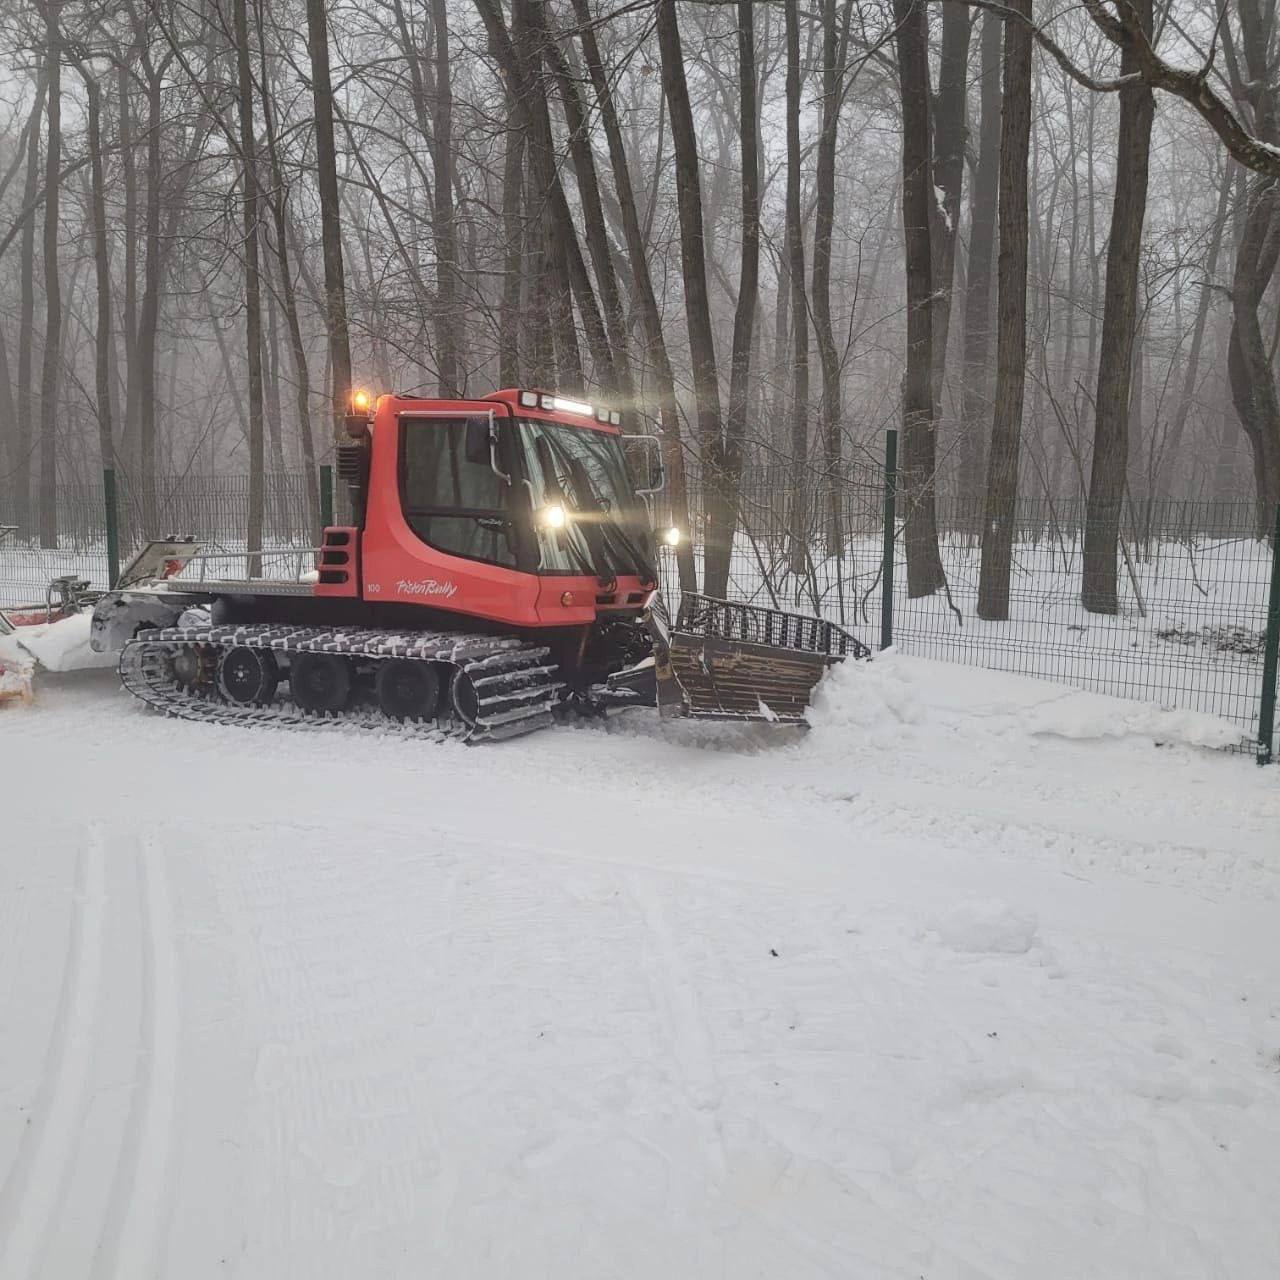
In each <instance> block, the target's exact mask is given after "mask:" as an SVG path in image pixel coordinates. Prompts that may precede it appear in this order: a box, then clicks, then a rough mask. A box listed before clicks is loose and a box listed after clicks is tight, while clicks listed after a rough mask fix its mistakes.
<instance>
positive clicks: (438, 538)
mask: <svg viewBox="0 0 1280 1280" xmlns="http://www.w3.org/2000/svg"><path fill="white" fill-rule="evenodd" d="M489 422H490V420H489V418H488V416H487V415H479V414H474V415H466V416H459V417H456V418H437V417H429V418H428V417H423V418H412V417H406V418H405V419H403V420H402V422H401V431H400V499H401V505H402V507H403V510H404V518H405V521H406V522H407V523H408V525H409V527H410V528H411V529H412V530H413V531H414V533H415V534H417V536H418V537H419V538H421V539H422V541H423V542H425V543H426V544H427V545H428V546H431V547H435V548H436V549H437V550H439V551H444V552H446V553H448V554H449V555H454V556H463V557H465V558H466V559H468V560H482V561H485V562H487V563H489V564H500V565H508V566H511V567H515V565H516V563H517V558H518V557H517V538H516V529H515V524H514V521H513V519H512V510H511V490H510V486H509V485H508V484H507V483H506V482H505V481H504V480H503V479H502V478H501V477H500V476H499V475H498V474H497V473H496V472H495V471H494V468H493V465H492V460H491V458H490V441H489Z"/></svg>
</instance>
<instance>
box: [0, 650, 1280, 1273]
mask: <svg viewBox="0 0 1280 1280" xmlns="http://www.w3.org/2000/svg"><path fill="white" fill-rule="evenodd" d="M984 682H985V683H984ZM1067 696H1068V695H1064V694H1063V693H1062V691H1061V690H1051V689H1049V688H1047V687H1046V686H1031V685H1029V684H1028V682H1025V681H1024V682H1021V683H1019V682H1010V681H1008V680H1006V679H1004V678H996V677H991V676H989V675H985V674H984V675H983V676H982V677H981V679H980V680H979V679H977V678H974V677H972V673H967V672H965V671H963V669H958V668H952V669H942V670H935V669H934V668H933V667H932V666H930V665H928V664H919V663H910V662H901V661H899V662H894V661H883V660H881V661H877V663H876V664H874V665H873V667H872V668H859V669H858V670H857V671H856V672H848V673H847V674H842V676H841V680H840V682H839V683H836V684H834V685H833V691H832V694H831V700H830V702H829V705H827V706H826V708H825V709H823V708H820V709H819V714H818V715H817V716H816V717H815V728H814V729H813V731H812V732H811V733H810V734H809V735H807V736H806V737H801V736H800V735H797V734H794V733H787V732H783V733H778V732H777V731H770V730H758V729H735V728H729V729H721V730H717V731H711V730H709V729H708V728H707V727H705V726H688V725H679V726H670V725H661V724H660V723H659V722H658V721H657V720H656V719H655V718H654V717H651V716H648V715H646V714H641V713H636V714H631V715H629V716H627V717H624V718H622V719H619V720H617V721H614V722H613V723H612V724H611V725H610V726H609V730H608V731H602V730H601V729H600V728H598V727H595V728H584V729H577V730H572V729H566V730H558V731H555V732H552V733H547V734H543V735H540V736H538V737H536V738H532V739H529V740H526V741H524V742H517V743H513V744H508V745H506V746H501V747H496V748H495V747H486V748H480V749H475V750H471V749H466V748H463V747H459V746H456V745H451V744H446V745H444V746H432V745H429V744H422V743H414V742H404V741H399V740H397V739H396V738H395V737H394V735H386V736H383V737H374V738H370V737H368V736H366V735H353V736H351V737H350V738H347V737H346V736H344V735H336V736H335V735H330V736H328V738H327V740H326V741H324V742H321V741H319V740H318V739H316V738H313V737H311V736H309V735H289V734H287V733H281V732H272V731H268V732H254V731H245V730H234V729H221V728H209V727H207V726H201V725H187V724H176V723H172V722H166V721H163V720H160V719H158V718H156V717H153V716H150V715H146V714H142V713H140V712H139V711H138V710H136V709H135V708H134V707H133V706H132V705H131V704H130V703H129V702H127V701H125V700H124V699H123V698H121V697H120V696H118V695H117V694H116V693H115V692H114V691H113V689H112V685H111V682H110V680H109V679H108V678H104V677H100V676H99V677H95V678H93V679H71V680H67V681H65V682H63V683H53V684H49V685H47V686H46V687H44V688H42V690H41V692H40V704H39V705H38V706H37V707H36V708H33V709H32V710H30V711H21V712H16V713H13V714H12V715H6V716H5V717H0V777H3V778H4V779H6V781H7V783H8V784H9V785H10V786H11V788H12V790H11V791H10V792H9V799H8V806H9V811H10V815H11V819H12V823H11V826H10V827H9V831H10V834H11V836H12V839H11V840H10V841H9V847H10V853H9V854H8V856H7V857H6V859H4V860H0V931H2V932H0V966H2V967H0V1280H77V1278H78V1277H92V1280H117V1278H118V1280H148V1278H150V1277H169V1276H181V1277H182V1278H183V1280H203V1278H204V1277H213V1276H233V1277H238V1278H240V1280H259V1278H261V1280H268V1278H270V1280H276V1278H277V1277H295V1276H296V1277H299V1278H300V1280H301V1278H303V1277H305V1278H306V1280H313V1278H317V1277H321V1278H322V1277H330V1276H332V1277H342V1278H343V1280H348V1278H349V1277H354V1276H361V1277H364V1276H379V1277H401V1276H403V1277H406V1278H407V1277H418V1276H421V1275H427V1274H432V1275H441V1276H465V1277H468V1278H470V1277H486V1276H494V1277H498V1276H503V1277H505V1276H521V1277H525V1276H530V1277H540V1276H546V1277H556V1280H563V1278H564V1277H583V1278H584V1280H585V1278H587V1277H590V1280H597V1277H613V1276H617V1277H628V1278H630V1277H650V1276H655V1277H656V1276H661V1277H685V1276H688V1277H695V1276H696V1277H702V1276H712V1275H723V1276H730V1277H735V1278H736V1277H745V1276H761V1277H765V1276H767V1277H769V1278H770V1280H776V1278H777V1277H787V1278H788V1280H791V1278H792V1277H795V1278H797V1280H801V1278H805V1277H847V1276H857V1277H860V1278H861V1277H871V1278H873V1280H875V1278H879V1277H889V1278H894V1280H897V1278H899V1277H901V1278H902V1280H918V1278H919V1277H922V1276H923V1277H927V1280H985V1278H990V1280H1024V1278H1025V1277H1026V1276H1028V1275H1035V1276H1037V1277H1038V1278H1044V1280H1057V1278H1059V1277H1061V1280H1076V1278H1077V1277H1080V1276H1084V1275H1091V1276H1107V1277H1110V1276H1115V1277H1125V1280H1130V1278H1131V1277H1141V1278H1145V1277H1150V1278H1151V1280H1171V1278H1173V1280H1183V1278H1185V1280H1192V1278H1193V1277H1194V1278H1195V1280H1202V1278H1203V1277H1221V1278H1222V1280H1227V1278H1230V1280H1237V1278H1239V1277H1245V1278H1252V1277H1255V1276H1256V1277H1259V1278H1260V1280H1261V1278H1262V1277H1270V1276H1273V1275H1276V1274H1280V1223H1278V1222H1277V1218H1276V1215H1275V1213H1274V1205H1275V1203H1276V1202H1277V1199H1278V1198H1280V1164H1278V1163H1277V1161H1276V1159H1275V1154H1274V1153H1275V1151H1276V1150H1277V1147H1278V1144H1280V996H1278V995H1277V991H1280V940H1278V935H1277V931H1276V928H1275V901H1276V898H1277V896H1280V895H1278V894H1277V888H1278V887H1280V881H1278V880H1277V875H1278V873H1280V837H1277V836H1276V832H1277V831H1280V788H1278V787H1277V785H1276V783H1277V776H1278V775H1280V771H1270V772H1268V771H1261V770H1257V769H1255V768H1254V767H1253V766H1252V764H1251V763H1249V762H1248V761H1247V760H1240V759H1235V760H1232V759H1227V758H1223V757H1221V756H1216V755H1212V754H1209V753H1206V752H1203V751H1199V750H1192V749H1188V748H1186V747H1181V746H1178V745H1176V734H1174V735H1169V734H1166V732H1165V728H1166V727H1167V726H1165V727H1161V726H1157V728H1156V729H1155V730H1153V735H1154V736H1158V737H1160V738H1162V739H1163V740H1169V739H1170V737H1172V739H1173V741H1174V744H1175V745H1172V746H1166V747H1164V748H1161V749H1159V750H1157V749H1156V748H1155V747H1154V746H1153V745H1152V741H1151V736H1148V737H1147V738H1146V739H1145V740H1144V739H1143V738H1142V736H1141V734H1139V735H1138V736H1136V737H1133V736H1130V737H1128V738H1123V739H1119V740H1114V741H1113V740H1102V741H1096V740H1095V741H1089V740H1083V741H1064V740H1061V739H1060V738H1056V737H1054V736H1053V735H1052V734H1046V732H1045V731H1044V725H1045V723H1047V722H1048V719H1049V718H1048V717H1046V716H1045V715H1044V713H1043V707H1044V706H1045V705H1046V704H1047V703H1050V702H1052V703H1054V704H1055V712H1054V715H1055V716H1059V714H1060V710H1061V709H1060V708H1058V707H1057V704H1058V703H1060V702H1061V701H1062V700H1063V699H1064V698H1066V697H1067ZM1068 710H1070V708H1068ZM1065 722H1069V723H1070V725H1071V735H1070V736H1072V737H1079V736H1080V734H1081V733H1082V732H1085V731H1087V730H1088V727H1089V725H1088V722H1087V720H1086V721H1084V722H1082V721H1081V719H1080V717H1079V716H1074V718H1073V716H1072V715H1067V716H1066V717H1065ZM1082 726H1083V727H1082ZM1104 736H1105V735H1104ZM70 778H74V785H73V786H71V787H67V786H65V785H64V782H65V780H66V779H70ZM50 794H57V795H58V796H59V797H60V804H59V805H58V806H55V807H54V813H55V815H56V816H52V817H50V816H48V815H47V812H46V811H47V810H48V809H49V808H50V806H49V805H48V797H49V795H50Z"/></svg>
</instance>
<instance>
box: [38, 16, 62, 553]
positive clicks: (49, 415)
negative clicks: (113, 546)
mask: <svg viewBox="0 0 1280 1280" xmlns="http://www.w3.org/2000/svg"><path fill="white" fill-rule="evenodd" d="M45 65H46V68H47V71H48V75H49V91H48V95H47V98H46V102H45V109H46V118H47V120H48V130H47V137H46V139H45V153H44V316H45V320H44V358H43V360H42V362H41V368H40V545H41V546H42V547H56V546H57V545H58V434H57V433H58V417H59V415H58V381H59V379H58V373H59V365H60V363H61V358H60V357H61V347H62V289H61V285H60V283H59V280H58V187H59V185H60V184H59V177H58V175H59V172H60V171H61V168H62V39H61V36H60V34H59V31H58V9H57V6H56V5H55V4H54V2H53V0H45Z"/></svg>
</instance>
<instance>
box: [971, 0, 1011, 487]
mask: <svg viewBox="0 0 1280 1280" xmlns="http://www.w3.org/2000/svg"><path fill="white" fill-rule="evenodd" d="M1003 30H1004V24H1003V23H1002V22H1001V21H1000V19H999V18H998V17H997V16H996V15H995V14H993V13H988V14H986V15H984V17H983V19H982V57H981V69H980V71H979V81H980V95H981V97H980V100H981V111H982V117H981V123H980V126H979V136H978V163H977V168H976V171H975V174H974V179H973V184H972V186H971V189H970V198H969V257H968V279H967V281H966V286H967V287H966V290H965V310H964V393H963V401H962V406H963V407H962V413H963V427H962V435H961V441H960V492H961V493H962V494H964V495H966V496H967V497H972V498H974V499H975V500H976V498H977V495H978V494H979V493H980V492H981V489H980V485H981V484H982V472H983V462H984V456H985V453H986V447H985V446H986V436H987V425H986V424H987V421H988V417H987V415H988V413H989V412H990V408H991V368H990V363H989V356H990V349H991V342H990V334H991V313H992V306H991V283H992V278H991V262H992V259H993V258H994V256H995V240H996V216H997V215H996V208H997V205H996V201H997V195H998V191H999V184H1000V44H1001V35H1002V33H1003ZM975 506H976V501H975Z"/></svg>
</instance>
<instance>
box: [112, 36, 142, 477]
mask: <svg viewBox="0 0 1280 1280" xmlns="http://www.w3.org/2000/svg"><path fill="white" fill-rule="evenodd" d="M132 85H133V77H132V76H131V75H130V72H129V65H128V61H127V60H126V59H125V58H122V59H121V60H120V61H119V62H118V63H117V64H116V98H117V103H116V105H117V107H118V109H119V112H120V176H121V178H122V179H123V185H124V228H123V231H124V236H123V239H124V315H123V317H122V326H121V327H122V329H123V335H122V336H123V338H124V370H125V372H124V380H125V385H124V418H123V420H122V421H121V423H120V447H121V453H122V454H123V456H124V457H125V458H126V459H127V460H128V461H129V463H130V465H131V466H132V467H133V468H134V470H136V471H141V469H142V468H141V461H140V455H139V451H138V274H139V272H138V241H139V240H140V239H141V237H140V236H139V234H138V158H137V154H136V151H135V142H134V136H133V101H132V95H131V90H132Z"/></svg>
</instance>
